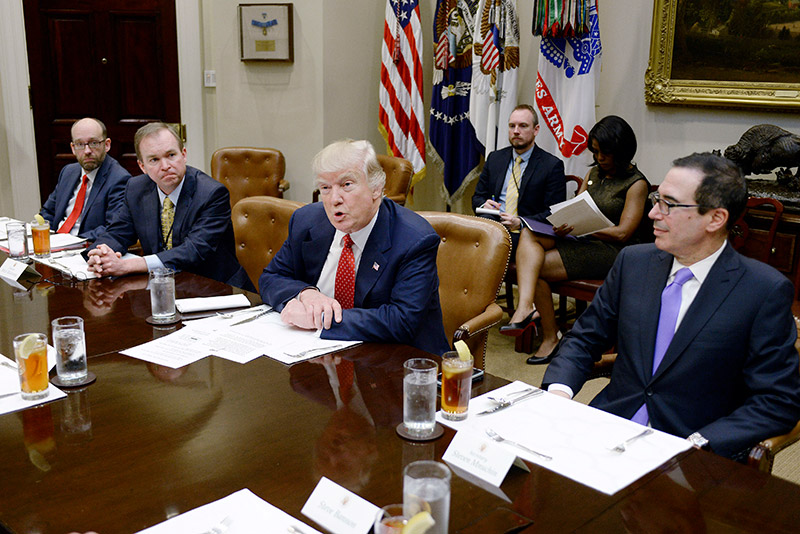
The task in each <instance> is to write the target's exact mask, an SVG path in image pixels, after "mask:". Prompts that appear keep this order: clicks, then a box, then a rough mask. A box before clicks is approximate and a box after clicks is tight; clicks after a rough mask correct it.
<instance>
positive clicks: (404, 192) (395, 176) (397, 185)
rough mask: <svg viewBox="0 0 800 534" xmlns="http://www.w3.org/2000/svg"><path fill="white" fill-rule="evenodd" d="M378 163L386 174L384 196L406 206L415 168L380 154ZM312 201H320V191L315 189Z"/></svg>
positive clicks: (393, 157)
mask: <svg viewBox="0 0 800 534" xmlns="http://www.w3.org/2000/svg"><path fill="white" fill-rule="evenodd" d="M378 162H379V163H380V164H381V167H383V172H385V173H386V184H385V185H384V187H383V194H384V195H385V196H386V198H389V199H391V200H394V201H395V202H397V203H398V204H400V205H401V206H405V204H406V198H407V197H408V191H409V189H411V178H412V177H413V176H414V167H412V165H411V162H410V161H408V160H406V159H403V158H398V157H395V156H384V155H383V154H378ZM311 195H312V196H311V201H312V202H317V201H318V200H319V190H318V189H314V191H313V193H312V194H311Z"/></svg>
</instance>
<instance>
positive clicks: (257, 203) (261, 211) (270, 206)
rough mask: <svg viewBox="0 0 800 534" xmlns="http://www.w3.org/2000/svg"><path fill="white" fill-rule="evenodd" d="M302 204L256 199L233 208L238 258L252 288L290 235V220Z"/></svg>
mask: <svg viewBox="0 0 800 534" xmlns="http://www.w3.org/2000/svg"><path fill="white" fill-rule="evenodd" d="M302 205H303V203H302V202H295V201H294V200H287V199H283V198H277V197H267V196H255V197H248V198H244V199H242V200H240V201H239V202H237V203H236V205H235V206H234V207H233V213H232V214H231V218H232V219H233V233H234V237H235V242H236V257H237V258H238V260H239V263H240V264H241V266H242V267H244V270H245V271H247V275H248V276H249V277H250V280H252V281H253V285H255V286H256V287H258V278H259V277H260V276H261V272H262V271H263V270H264V267H266V266H267V265H268V264H269V262H270V261H272V258H273V257H274V256H275V254H276V253H277V252H278V249H280V248H281V245H283V242H284V241H286V238H287V237H288V235H289V219H290V218H291V217H292V213H294V210H296V209H297V208H299V207H301V206H302Z"/></svg>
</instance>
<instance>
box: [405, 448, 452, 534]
mask: <svg viewBox="0 0 800 534" xmlns="http://www.w3.org/2000/svg"><path fill="white" fill-rule="evenodd" d="M403 510H404V511H405V514H406V516H407V517H414V515H416V514H417V513H419V512H421V511H423V510H427V511H429V512H430V513H431V516H432V517H433V519H434V521H436V524H435V525H433V526H432V527H431V528H430V529H428V532H427V533H426V534H447V526H448V523H449V521H450V468H449V467H447V466H446V465H445V464H443V463H441V462H433V461H427V460H423V461H420V462H413V463H410V464H408V465H407V466H406V468H405V470H404V471H403Z"/></svg>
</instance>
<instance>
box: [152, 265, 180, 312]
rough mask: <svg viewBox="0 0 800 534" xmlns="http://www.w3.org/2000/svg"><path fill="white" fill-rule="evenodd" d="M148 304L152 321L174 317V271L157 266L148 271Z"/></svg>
mask: <svg viewBox="0 0 800 534" xmlns="http://www.w3.org/2000/svg"><path fill="white" fill-rule="evenodd" d="M150 306H151V310H152V319H153V322H154V323H169V322H171V321H172V320H173V319H175V271H173V270H172V269H166V268H158V269H153V270H152V271H150Z"/></svg>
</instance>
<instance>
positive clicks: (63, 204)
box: [51, 164, 94, 232]
mask: <svg viewBox="0 0 800 534" xmlns="http://www.w3.org/2000/svg"><path fill="white" fill-rule="evenodd" d="M76 165H77V166H78V169H77V170H78V172H77V174H75V175H73V176H72V177H71V178H70V179H69V180H67V183H65V184H64V185H65V186H66V188H65V193H66V194H62V195H59V196H58V197H57V199H56V209H55V212H54V213H53V218H54V219H55V220H54V221H53V223H52V226H53V228H51V230H53V231H54V232H55V231H56V230H57V229H58V225H59V224H61V221H62V220H63V219H64V218H65V217H67V216H68V215H69V214H68V213H67V207H68V206H69V201H70V200H71V199H72V193H73V191H75V188H76V187H78V182H80V181H81V177H82V176H83V169H82V168H81V166H80V165H78V164H76ZM92 189H94V188H92ZM84 218H85V216H84Z"/></svg>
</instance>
